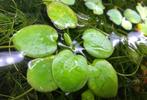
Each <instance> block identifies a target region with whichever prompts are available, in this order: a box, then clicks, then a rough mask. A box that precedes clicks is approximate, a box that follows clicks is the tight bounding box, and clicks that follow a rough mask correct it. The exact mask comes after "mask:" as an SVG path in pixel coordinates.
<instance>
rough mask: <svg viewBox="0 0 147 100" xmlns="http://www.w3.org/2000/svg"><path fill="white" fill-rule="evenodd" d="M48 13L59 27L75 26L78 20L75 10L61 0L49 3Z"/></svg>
mask: <svg viewBox="0 0 147 100" xmlns="http://www.w3.org/2000/svg"><path fill="white" fill-rule="evenodd" d="M47 14H48V16H49V18H50V19H51V20H52V22H53V23H54V25H55V26H56V27H57V28H59V29H66V28H75V27H76V26H77V23H78V20H77V16H76V14H75V13H74V11H73V10H72V9H71V8H69V7H68V6H67V5H65V4H62V3H60V2H52V3H50V4H49V5H47Z"/></svg>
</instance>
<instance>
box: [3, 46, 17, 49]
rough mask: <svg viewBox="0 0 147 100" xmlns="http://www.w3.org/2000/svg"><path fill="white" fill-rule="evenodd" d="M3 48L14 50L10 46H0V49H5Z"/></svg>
mask: <svg viewBox="0 0 147 100" xmlns="http://www.w3.org/2000/svg"><path fill="white" fill-rule="evenodd" d="M5 48H14V45H12V46H0V49H5Z"/></svg>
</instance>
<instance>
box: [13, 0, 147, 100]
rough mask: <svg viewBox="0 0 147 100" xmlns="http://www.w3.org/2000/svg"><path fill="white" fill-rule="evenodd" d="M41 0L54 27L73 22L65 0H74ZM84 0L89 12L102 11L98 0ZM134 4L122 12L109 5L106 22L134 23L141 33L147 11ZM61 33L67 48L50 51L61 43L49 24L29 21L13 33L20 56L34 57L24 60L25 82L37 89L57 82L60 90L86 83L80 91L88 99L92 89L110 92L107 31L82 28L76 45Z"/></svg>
mask: <svg viewBox="0 0 147 100" xmlns="http://www.w3.org/2000/svg"><path fill="white" fill-rule="evenodd" d="M43 2H44V4H45V5H46V9H47V15H48V17H49V18H50V19H51V21H52V23H53V24H54V26H55V27H56V28H57V29H59V30H64V29H68V28H76V27H77V25H78V18H77V15H76V13H75V12H74V11H73V10H72V9H71V8H70V7H69V6H68V5H73V4H74V3H75V0H43ZM84 2H85V5H86V7H87V8H89V9H90V10H93V13H94V14H96V15H101V14H103V10H104V9H105V7H104V6H103V4H102V0H84ZM136 8H137V11H138V12H139V14H138V13H137V12H136V11H134V10H131V9H126V10H125V11H124V16H125V17H122V15H121V12H120V11H119V10H118V9H110V10H109V11H108V12H107V15H108V16H109V18H110V20H111V21H112V22H114V23H115V24H116V25H121V26H122V27H123V28H124V29H126V30H131V29H132V23H133V24H138V30H139V31H140V32H142V33H144V35H145V34H147V32H146V31H147V30H146V27H147V14H145V13H144V12H142V10H144V11H145V10H146V9H147V8H146V7H143V6H142V5H141V4H138V5H137V6H136ZM62 36H63V37H62V38H63V39H64V41H65V42H66V45H67V48H64V49H63V50H61V51H60V52H56V51H57V48H58V47H59V46H60V45H62V44H60V42H59V41H58V37H59V33H58V32H57V30H56V29H55V28H53V27H52V26H49V25H40V24H35V25H30V26H27V27H24V28H22V29H20V30H19V31H18V32H16V34H14V36H13V37H12V41H13V44H14V46H15V48H16V49H17V50H19V51H20V52H23V54H24V55H25V56H28V57H31V58H35V59H34V60H32V61H30V62H29V63H28V70H27V80H28V83H29V84H30V85H31V86H32V87H33V88H34V89H35V90H37V91H40V92H51V91H54V90H56V89H57V88H60V89H61V90H62V91H64V92H65V93H71V92H76V91H78V90H80V89H81V88H83V87H84V86H85V85H86V84H87V85H88V88H89V89H88V90H87V91H85V92H84V93H83V94H82V98H83V100H85V99H84V98H86V97H87V96H89V98H91V99H89V100H93V98H94V96H93V93H94V94H95V95H97V96H100V97H104V98H108V97H114V96H116V95H117V91H118V78H117V73H116V71H115V69H114V68H113V66H112V65H111V64H110V63H109V62H108V61H107V60H106V59H107V58H109V57H110V56H111V55H112V53H113V51H114V49H115V48H114V46H113V44H112V42H111V41H110V40H109V38H108V34H107V33H105V32H103V31H102V30H99V29H94V28H88V29H85V31H84V32H83V34H82V38H81V39H82V40H83V45H78V47H80V48H78V47H76V46H75V45H74V43H73V41H72V39H71V38H70V35H69V34H67V33H64V34H63V35H62ZM143 43H144V42H143ZM140 48H147V45H146V44H144V46H143V47H140ZM76 49H80V50H79V51H80V52H79V53H77V52H76ZM83 50H85V51H86V52H87V53H88V54H89V55H91V56H93V57H94V58H95V60H94V61H93V63H90V62H89V61H88V58H87V56H85V55H86V54H84V53H83ZM143 50H144V49H143ZM80 53H81V54H80Z"/></svg>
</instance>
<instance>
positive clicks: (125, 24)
mask: <svg viewBox="0 0 147 100" xmlns="http://www.w3.org/2000/svg"><path fill="white" fill-rule="evenodd" d="M121 26H122V27H123V28H124V29H126V30H131V29H132V23H131V22H129V21H128V20H126V19H125V18H123V19H122V23H121Z"/></svg>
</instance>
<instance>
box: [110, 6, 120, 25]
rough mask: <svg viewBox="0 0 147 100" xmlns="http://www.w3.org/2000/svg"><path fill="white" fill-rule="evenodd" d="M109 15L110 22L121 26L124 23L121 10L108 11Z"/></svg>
mask: <svg viewBox="0 0 147 100" xmlns="http://www.w3.org/2000/svg"><path fill="white" fill-rule="evenodd" d="M107 15H108V16H109V18H110V20H111V21H112V22H114V23H115V24H116V25H120V24H121V22H122V15H121V13H120V11H119V10H117V9H111V10H108V12H107Z"/></svg>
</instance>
